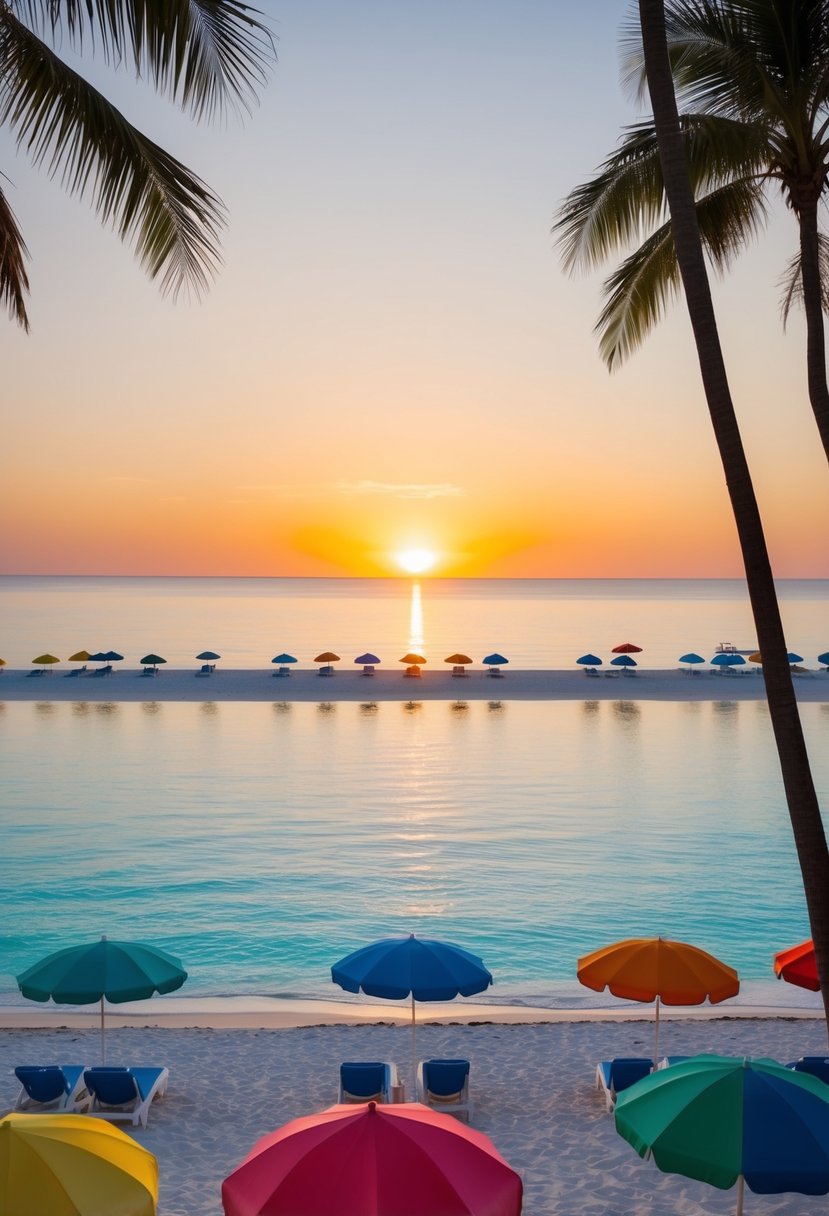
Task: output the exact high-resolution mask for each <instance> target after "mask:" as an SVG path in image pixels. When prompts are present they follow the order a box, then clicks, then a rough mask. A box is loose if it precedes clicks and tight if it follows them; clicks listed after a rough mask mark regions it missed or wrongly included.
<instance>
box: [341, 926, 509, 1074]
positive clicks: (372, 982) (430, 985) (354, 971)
mask: <svg viewBox="0 0 829 1216" xmlns="http://www.w3.org/2000/svg"><path fill="white" fill-rule="evenodd" d="M331 979H332V980H333V981H334V983H335V984H339V985H340V987H341V988H344V989H345V990H346V992H364V993H365V994H366V996H376V997H380V998H381V1000H384V1001H403V1000H405V999H406V997H409V998H410V999H411V1003H412V1061H411V1063H412V1084H414V1072H415V1058H416V1055H415V1047H416V1042H415V1036H416V1033H417V1032H416V1017H415V1001H452V1000H454V999H455V997H456V996H474V995H475V993H477V992H484V991H485V989H487V988H488V987H489V986H490V984H491V983H492V975H491V973H490V972H489V971H487V969H486V967H485V966H484V964H483V960H482V959H480V958H478V956H477V955H476V954H470V952H469V951H468V950H464V949H463V947H461V946H455V945H453V944H452V943H451V942H441V941H436V940H434V939H431V938H426V937H415V935H414V933H411V934H409V936H408V937H391V938H383V939H382V940H381V941H377V942H373V943H372V944H371V945H370V946H363V947H362V948H361V949H359V950H355V951H353V953H351V954H348V955H346V957H345V958H342V959H340V961H339V962H338V963H335V964H334V966H333V967H332V968H331Z"/></svg>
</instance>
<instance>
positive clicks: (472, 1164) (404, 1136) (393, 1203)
mask: <svg viewBox="0 0 829 1216" xmlns="http://www.w3.org/2000/svg"><path fill="white" fill-rule="evenodd" d="M521 1198H522V1184H521V1179H520V1177H519V1176H518V1174H516V1172H515V1170H513V1169H512V1168H511V1167H510V1166H509V1165H508V1164H507V1162H506V1161H505V1160H504V1159H503V1157H501V1156H500V1154H499V1153H498V1151H497V1150H496V1148H495V1146H494V1145H493V1143H492V1141H491V1140H489V1139H488V1137H487V1136H485V1135H484V1134H483V1133H482V1132H478V1131H475V1130H473V1129H472V1128H470V1127H466V1126H464V1125H463V1124H461V1123H459V1122H458V1121H457V1120H456V1119H453V1118H452V1117H451V1115H444V1114H438V1113H437V1112H435V1111H433V1110H430V1109H429V1108H428V1107H427V1106H422V1105H421V1104H420V1103H419V1102H406V1103H400V1104H399V1105H383V1106H378V1105H377V1104H376V1103H375V1102H368V1103H366V1104H363V1103H360V1104H359V1105H353V1104H352V1105H347V1106H330V1107H329V1108H328V1110H324V1111H322V1112H321V1113H319V1114H316V1115H306V1116H305V1117H304V1118H301V1119H294V1120H293V1121H292V1122H291V1123H286V1124H285V1126H284V1127H280V1128H278V1129H277V1131H275V1132H271V1133H270V1134H269V1135H267V1136H264V1137H263V1138H262V1139H261V1140H260V1141H259V1142H258V1143H257V1144H256V1145H254V1147H253V1149H252V1151H251V1152H250V1153H249V1155H248V1156H247V1157H246V1158H245V1160H244V1161H243V1162H242V1163H241V1165H239V1166H238V1167H237V1168H236V1169H235V1170H234V1171H233V1173H232V1174H230V1176H229V1177H228V1178H226V1179H225V1180H224V1182H223V1183H222V1203H223V1205H224V1210H225V1216H273V1214H275V1213H285V1216H288V1214H290V1216H332V1213H336V1216H367V1214H368V1213H370V1214H371V1216H403V1214H405V1216H520V1212H521Z"/></svg>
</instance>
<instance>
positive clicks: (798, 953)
mask: <svg viewBox="0 0 829 1216" xmlns="http://www.w3.org/2000/svg"><path fill="white" fill-rule="evenodd" d="M774 974H775V975H776V976H777V978H778V979H779V980H785V981H786V983H787V984H796V985H797V987H798V988H808V989H809V991H810V992H820V980H819V979H818V977H817V961H816V959H815V944H814V942H813V941H812V939H811V938H809V940H808V941H807V942H801V943H800V945H799V946H792V947H791V948H790V949H789V950H781V951H780V953H779V954H775V956H774Z"/></svg>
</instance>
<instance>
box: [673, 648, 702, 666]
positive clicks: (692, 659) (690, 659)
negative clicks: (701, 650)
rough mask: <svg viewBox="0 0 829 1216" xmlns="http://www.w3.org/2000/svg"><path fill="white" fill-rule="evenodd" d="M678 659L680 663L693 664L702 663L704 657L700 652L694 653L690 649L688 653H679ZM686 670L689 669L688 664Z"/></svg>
mask: <svg viewBox="0 0 829 1216" xmlns="http://www.w3.org/2000/svg"><path fill="white" fill-rule="evenodd" d="M679 661H680V663H688V664H694V663H704V662H705V659H704V658H703V657H702V655H701V654H694V652H693V650H692V651H690V652H689V653H688V654H682V655H680V656H679ZM688 670H689V671H690V670H691V667H690V666H689V667H688Z"/></svg>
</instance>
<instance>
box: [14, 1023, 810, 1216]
mask: <svg viewBox="0 0 829 1216" xmlns="http://www.w3.org/2000/svg"><path fill="white" fill-rule="evenodd" d="M640 1016H641V1015H640ZM409 1043H410V1038H409V1031H408V1029H407V1028H406V1027H403V1026H390V1025H388V1024H386V1023H384V1024H373V1025H354V1024H352V1025H342V1024H341V1025H330V1026H325V1027H319V1026H317V1027H302V1028H296V1029H281V1030H263V1029H259V1030H252V1029H251V1030H221V1029H215V1030H211V1029H199V1030H183V1029H178V1030H173V1029H144V1028H140V1027H135V1028H131V1029H115V1030H112V1031H110V1032H109V1034H108V1053H107V1054H108V1060H109V1062H110V1063H116V1062H118V1063H125V1064H147V1065H153V1064H165V1065H167V1066H168V1067H169V1068H170V1089H169V1093H168V1096H167V1098H166V1099H164V1101H163V1102H161V1103H159V1104H157V1105H156V1107H155V1108H154V1109H153V1112H152V1114H151V1117H150V1122H149V1126H148V1127H147V1128H146V1129H141V1128H137V1129H134V1133H133V1134H134V1135H135V1136H136V1139H138V1140H140V1142H141V1143H142V1144H144V1145H146V1147H147V1148H149V1149H150V1150H151V1151H152V1152H153V1153H155V1155H156V1156H157V1158H158V1161H159V1173H160V1179H161V1192H160V1205H159V1216H219V1214H220V1213H221V1210H222V1208H221V1199H220V1187H221V1181H222V1179H223V1178H224V1177H225V1176H226V1175H227V1174H228V1173H229V1172H230V1171H231V1170H232V1169H233V1168H234V1167H235V1166H236V1165H237V1164H238V1163H239V1161H241V1159H242V1158H243V1157H244V1156H245V1155H246V1153H247V1152H248V1150H249V1148H250V1147H251V1146H252V1145H253V1143H254V1142H255V1141H256V1140H257V1139H258V1137H260V1136H262V1135H264V1133H265V1132H268V1131H270V1130H272V1129H273V1128H275V1127H277V1126H279V1125H280V1124H282V1123H284V1122H286V1121H287V1120H289V1119H292V1118H295V1117H296V1116H299V1115H302V1114H307V1113H310V1112H312V1111H315V1110H321V1109H323V1108H324V1107H326V1106H328V1105H329V1104H331V1103H332V1102H334V1101H336V1078H337V1066H338V1064H339V1063H340V1061H342V1060H349V1059H356V1060H360V1059H363V1060H367V1059H391V1060H395V1061H396V1062H397V1064H398V1066H399V1068H400V1070H401V1073H402V1074H404V1075H405V1074H407V1073H408V1061H409ZM651 1044H652V1025H651V1024H650V1023H648V1022H647V1021H641V1020H637V1021H628V1022H621V1023H620V1022H616V1021H609V1020H607V1019H606V1018H605V1019H603V1020H601V1021H590V1022H579V1023H574V1022H558V1023H540V1024H533V1025H506V1024H497V1023H488V1024H475V1023H470V1024H466V1025H446V1026H438V1025H434V1024H429V1025H423V1026H420V1027H419V1029H418V1055H420V1056H432V1055H449V1056H455V1055H457V1056H467V1057H468V1058H469V1059H470V1061H471V1063H472V1072H471V1077H472V1089H473V1097H474V1101H475V1110H474V1113H473V1120H472V1122H473V1126H475V1127H477V1128H478V1129H479V1130H480V1131H483V1132H485V1133H486V1134H487V1135H488V1136H490V1137H491V1139H492V1140H493V1141H494V1143H495V1145H496V1146H497V1148H498V1149H499V1151H500V1152H501V1153H502V1154H503V1156H504V1157H506V1159H507V1160H508V1161H509V1162H510V1164H511V1165H512V1166H513V1167H514V1168H515V1169H517V1170H518V1171H519V1173H520V1174H521V1176H522V1178H523V1180H524V1186H525V1203H524V1212H525V1213H526V1216H708V1214H710V1216H715V1214H716V1216H719V1214H725V1213H730V1212H733V1211H734V1204H735V1196H734V1193H733V1192H721V1191H717V1190H714V1189H713V1188H712V1187H709V1186H706V1185H704V1184H703V1183H698V1182H691V1181H689V1180H688V1179H685V1178H681V1177H678V1176H672V1175H664V1174H660V1173H659V1171H658V1170H657V1169H656V1167H655V1166H654V1165H653V1164H652V1163H650V1162H643V1161H641V1160H640V1159H639V1158H638V1157H637V1155H636V1153H635V1152H634V1151H633V1149H632V1148H631V1147H630V1146H629V1145H628V1144H626V1143H625V1142H624V1141H623V1140H622V1139H621V1138H620V1137H619V1136H618V1135H617V1134H616V1132H615V1130H614V1125H613V1119H612V1116H609V1115H607V1114H605V1109H604V1102H603V1101H602V1099H601V1097H600V1095H599V1094H598V1093H597V1092H596V1091H595V1090H594V1089H593V1088H592V1083H593V1073H594V1070H595V1064H596V1061H597V1060H598V1059H600V1058H602V1057H607V1056H608V1055H614V1054H615V1055H647V1054H649V1052H650V1049H651ZM662 1044H663V1046H664V1048H665V1050H667V1051H670V1052H675V1053H677V1054H679V1053H682V1054H693V1053H695V1052H698V1051H716V1052H721V1053H724V1054H729V1055H751V1056H771V1057H772V1058H775V1059H778V1060H783V1061H786V1060H790V1059H794V1058H796V1057H798V1056H800V1055H804V1054H822V1053H823V1052H825V1051H826V1050H827V1046H826V1028H825V1024H824V1023H822V1022H820V1021H817V1020H813V1019H782V1018H774V1019H772V1018H770V1019H757V1020H755V1019H729V1020H723V1019H720V1018H716V1017H711V1016H709V1017H707V1018H702V1019H700V1020H694V1021H690V1020H689V1021H686V1020H677V1021H671V1022H670V1023H669V1024H667V1025H666V1026H664V1027H663V1034H662ZM98 1053H99V1039H98V1036H97V1034H96V1033H95V1032H94V1031H92V1030H81V1031H79V1030H68V1029H62V1028H53V1029H49V1030H22V1029H21V1030H5V1031H3V1032H2V1033H0V1108H2V1109H5V1108H7V1107H8V1106H9V1105H10V1104H11V1102H13V1100H14V1096H15V1093H16V1086H15V1084H14V1078H13V1077H12V1076H11V1075H10V1074H11V1070H12V1068H13V1067H14V1066H15V1065H16V1064H21V1063H41V1062H43V1063H46V1062H52V1061H60V1062H63V1063H93V1064H94V1063H96V1062H97V1061H98V1059H99V1054H98ZM825 1210H826V1200H825V1199H815V1198H814V1197H811V1198H810V1197H808V1196H804V1195H779V1196H777V1195H770V1196H759V1195H752V1194H750V1193H747V1194H746V1213H747V1216H749V1214H751V1216H772V1214H774V1216H807V1214H812V1213H815V1212H818V1211H825Z"/></svg>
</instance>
